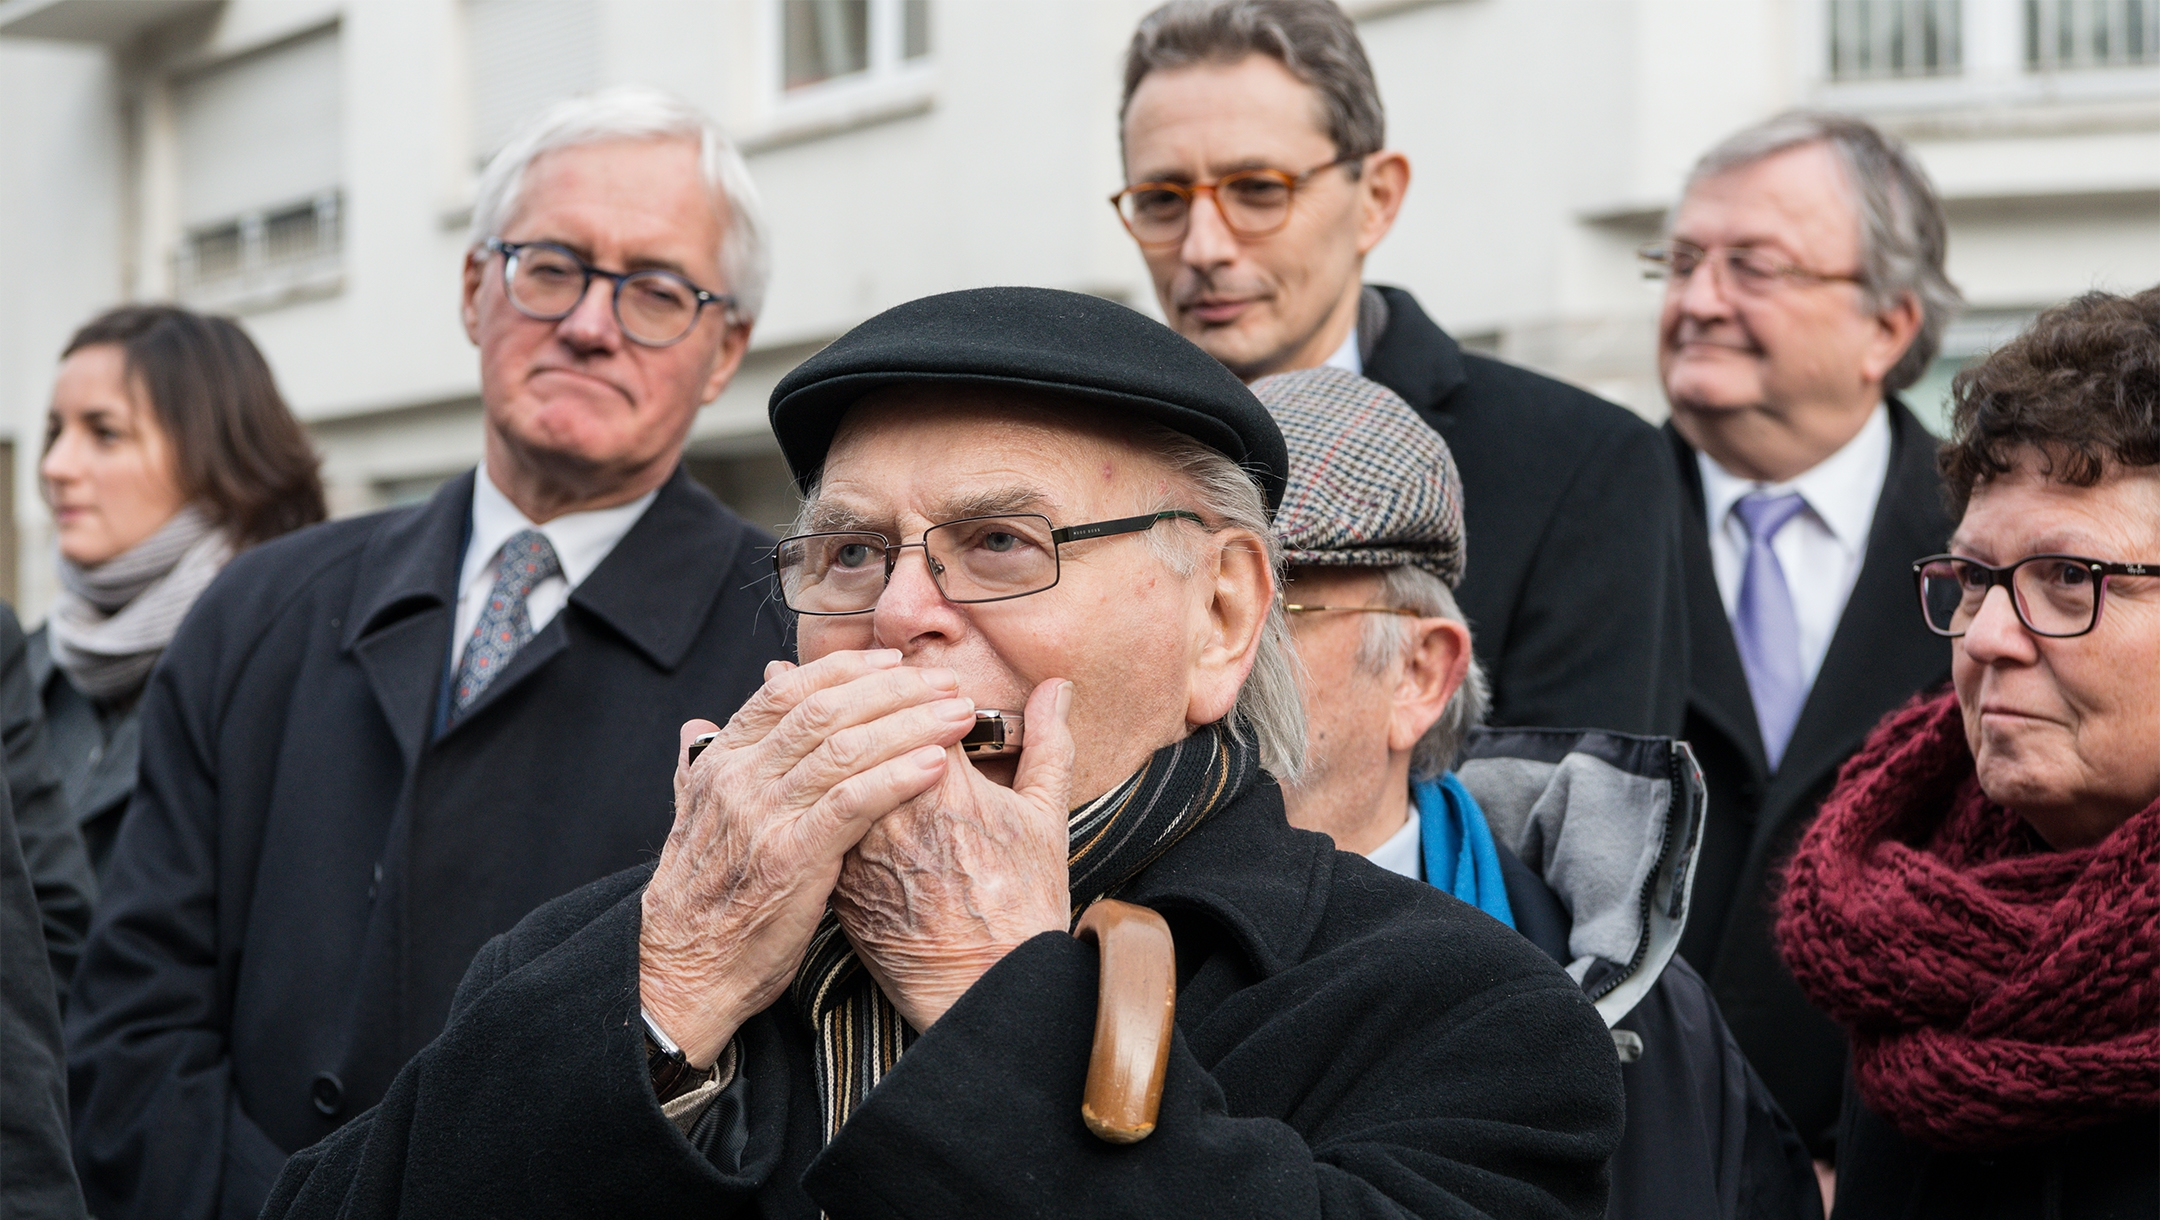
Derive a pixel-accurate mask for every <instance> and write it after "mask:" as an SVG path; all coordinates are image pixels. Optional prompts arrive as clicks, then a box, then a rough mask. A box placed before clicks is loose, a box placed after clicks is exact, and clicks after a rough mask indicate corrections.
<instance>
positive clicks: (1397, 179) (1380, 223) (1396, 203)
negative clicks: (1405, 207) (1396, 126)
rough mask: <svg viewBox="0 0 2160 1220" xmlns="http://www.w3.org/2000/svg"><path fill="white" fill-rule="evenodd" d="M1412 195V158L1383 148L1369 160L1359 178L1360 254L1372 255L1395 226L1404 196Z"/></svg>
mask: <svg viewBox="0 0 2160 1220" xmlns="http://www.w3.org/2000/svg"><path fill="white" fill-rule="evenodd" d="M1409 193H1410V158H1408V157H1406V156H1404V155H1403V154H1401V153H1399V152H1397V151H1395V150H1394V149H1392V148H1383V149H1381V150H1380V151H1379V152H1376V153H1374V154H1372V155H1371V156H1369V157H1366V158H1365V168H1364V170H1363V172H1362V173H1360V174H1359V175H1358V240H1357V252H1358V253H1359V254H1361V255H1363V254H1371V253H1372V250H1373V247H1374V246H1377V245H1379V244H1380V239H1381V238H1383V237H1386V236H1387V235H1388V230H1389V229H1392V228H1394V227H1395V217H1396V215H1397V214H1398V213H1400V212H1401V211H1402V204H1403V196H1404V195H1407V194H1409Z"/></svg>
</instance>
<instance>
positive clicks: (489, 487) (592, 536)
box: [458, 463, 660, 591]
mask: <svg viewBox="0 0 2160 1220" xmlns="http://www.w3.org/2000/svg"><path fill="white" fill-rule="evenodd" d="M659 495H660V490H659V489H658V488H654V489H653V490H651V491H648V492H646V493H645V494H644V495H642V496H639V497H638V498H637V499H635V500H632V501H630V502H629V503H628V504H618V505H616V506H615V507H613V508H596V509H591V510H588V511H586V512H577V513H564V514H563V515H562V516H560V517H557V518H555V519H554V520H553V521H550V522H548V523H547V524H546V525H534V524H533V523H532V519H531V518H529V517H527V516H526V515H525V514H524V513H523V512H522V511H520V510H519V509H518V506H517V505H515V504H513V503H511V502H510V497H508V496H506V495H504V494H503V493H502V489H500V488H498V487H496V486H495V480H494V479H493V478H491V477H489V475H488V469H487V465H486V464H485V463H482V464H481V467H480V469H479V470H478V471H476V472H475V473H474V476H473V505H472V543H471V545H469V546H467V547H466V548H465V566H464V571H463V573H462V574H461V577H460V579H459V580H458V588H459V589H460V590H461V591H462V590H464V589H466V588H468V587H470V586H471V585H472V583H473V582H474V581H476V580H478V579H479V578H480V576H481V574H482V573H483V572H485V571H487V569H488V566H489V565H490V564H492V563H493V562H494V561H495V553H496V552H497V551H500V550H502V545H503V543H505V542H508V541H510V538H511V536H512V535H514V534H516V533H517V532H519V531H520V530H529V529H537V530H539V531H540V532H541V533H542V534H544V535H546V537H547V540H548V545H550V546H552V547H554V548H555V558H556V559H557V560H558V561H559V562H560V563H561V564H562V574H563V581H564V583H566V584H567V585H568V586H569V587H570V588H573V589H574V588H576V587H577V586H578V585H579V584H580V583H581V582H583V581H584V579H585V578H586V577H587V576H590V575H592V571H593V569H594V568H597V567H599V566H600V561H601V560H603V559H606V558H607V557H608V552H609V551H612V550H614V549H615V544H616V543H618V542H620V541H622V537H623V535H624V534H627V533H629V532H630V527H631V526H633V525H635V524H637V519H638V518H639V517H641V516H643V515H644V513H645V510H646V509H647V508H650V507H651V506H652V502H653V500H654V499H656V498H657V497H658V496H659Z"/></svg>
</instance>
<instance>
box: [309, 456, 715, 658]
mask: <svg viewBox="0 0 2160 1220" xmlns="http://www.w3.org/2000/svg"><path fill="white" fill-rule="evenodd" d="M475 474H476V472H475V471H470V470H468V471H466V472H465V473H464V474H462V475H459V476H458V477H457V478H454V479H452V480H450V481H449V482H448V483H445V484H443V486H442V489H441V490H440V491H437V492H436V493H435V495H434V496H433V497H432V498H431V499H429V500H428V502H427V504H426V505H425V506H423V507H422V508H421V509H420V510H419V511H418V512H415V513H412V514H411V515H409V516H405V517H403V518H401V519H394V520H392V521H391V522H389V523H388V524H386V525H385V526H384V528H383V529H381V530H379V531H378V532H377V533H376V534H375V536H374V537H372V538H371V539H369V540H368V544H367V548H366V550H365V551H364V552H363V554H362V556H361V559H360V574H359V578H358V580H357V581H356V582H355V586H354V596H353V613H352V614H351V616H350V617H348V618H347V620H346V626H345V639H344V646H345V647H346V648H348V649H350V648H353V647H355V646H356V645H357V644H358V643H359V642H360V639H361V637H363V636H366V635H371V634H373V633H375V632H378V631H380V630H382V629H384V628H386V627H388V626H389V625H390V624H391V623H393V622H395V621H397V620H398V619H401V618H403V617H405V616H406V615H409V614H411V613H413V612H415V611H418V610H422V609H426V608H427V607H429V606H449V605H454V604H455V603H456V601H457V581H458V574H459V572H460V571H461V570H462V569H463V567H464V560H465V555H464V550H465V539H466V537H467V525H468V522H469V520H470V518H471V515H472V493H473V478H474V477H475ZM749 541H750V537H749V534H748V532H747V531H746V530H744V529H743V527H742V525H741V523H740V522H738V521H736V520H735V519H734V518H733V516H731V515H730V514H729V513H728V512H727V510H726V509H724V508H722V507H721V506H720V502H719V501H718V500H715V499H713V497H712V495H711V493H709V492H707V491H705V490H704V489H703V488H702V487H699V486H698V485H697V484H696V482H695V481H693V480H692V479H691V478H690V476H689V474H688V473H687V472H686V471H684V470H683V468H681V467H680V466H678V467H676V470H675V473H674V474H673V475H671V476H669V478H668V480H667V482H665V483H663V484H661V485H660V494H659V495H658V496H656V497H654V499H653V502H652V505H651V507H649V508H647V509H646V510H645V512H644V513H643V514H642V515H640V516H639V517H638V519H637V521H636V522H635V523H634V524H632V525H631V527H630V531H629V532H628V533H626V534H624V535H623V538H622V541H620V542H618V543H616V544H615V549H614V550H612V551H610V552H608V556H607V558H606V559H604V560H602V561H601V562H600V566H599V567H598V568H595V569H594V570H593V573H592V575H590V576H588V577H586V578H585V580H584V581H583V582H582V583H580V584H579V585H578V587H577V588H576V589H575V590H573V591H572V592H571V594H570V600H571V602H573V603H575V604H576V605H578V606H579V607H581V608H583V609H585V610H587V611H590V612H591V613H592V614H594V615H596V616H597V617H599V618H600V619H601V620H602V621H604V622H606V623H607V624H608V625H609V626H610V627H613V628H614V629H615V630H616V631H617V632H618V633H620V634H621V635H622V637H623V638H624V639H626V640H628V641H629V642H630V643H631V644H632V645H634V646H635V647H636V648H637V649H638V650H639V651H640V652H642V653H644V654H645V656H646V657H647V659H649V660H651V661H652V663H653V664H655V665H658V666H660V667H661V668H662V669H673V668H674V667H675V666H677V665H679V664H681V663H682V659H683V657H684V656H685V655H687V654H688V653H689V651H690V646H691V645H692V644H694V643H695V642H696V640H697V634H698V630H699V628H701V627H702V626H703V625H704V621H705V610H706V608H708V607H709V606H711V605H712V601H713V598H714V597H716V596H718V595H719V593H720V589H721V585H722V582H724V581H725V580H727V579H728V578H729V577H730V576H731V575H732V574H733V573H734V572H735V571H736V570H737V566H738V563H739V561H740V558H741V549H742V547H743V546H745V545H747V544H748V543H749ZM685 547H689V548H692V550H691V551H690V552H689V553H686V552H685V549H684V548H685Z"/></svg>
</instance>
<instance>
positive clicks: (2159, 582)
mask: <svg viewBox="0 0 2160 1220" xmlns="http://www.w3.org/2000/svg"><path fill="white" fill-rule="evenodd" d="M1955 393H1956V398H1957V409H1956V414H1955V418H1954V421H1953V439H1952V440H1951V441H1950V442H1949V443H1948V444H1946V445H1945V446H1944V447H1943V453H1942V459H1941V463H1942V469H1943V474H1944V480H1945V483H1946V485H1947V487H1948V491H1949V494H1950V495H1951V497H1952V500H1953V505H1954V506H1962V517H1961V520H1960V521H1959V524H1958V528H1957V531H1956V533H1955V534H1954V535H1953V536H1952V537H1951V538H1950V540H1949V545H1948V548H1947V553H1946V554H1943V555H1937V556H1932V557H1929V558H1926V559H1922V560H1919V561H1918V562H1916V563H1915V564H1914V565H1913V567H1914V579H1915V584H1916V586H1917V590H1918V593H1919V601H1920V605H1919V610H1920V612H1921V613H1922V614H1924V615H1925V616H1926V618H1927V622H1928V626H1929V627H1931V628H1932V629H1933V630H1934V631H1935V632H1936V633H1937V634H1939V635H1942V636H1945V637H1947V638H1948V644H1949V647H1950V649H1951V658H1952V663H1951V674H1952V685H1953V687H1954V689H1952V690H1949V691H1944V692H1941V693H1938V694H1935V695H1927V696H1922V697H1921V698H1919V699H1917V700H1915V701H1914V702H1913V703H1912V704H1910V705H1908V706H1907V707H1905V708H1903V709H1901V710H1900V711H1898V712H1896V713H1893V714H1892V715H1891V716H1890V717H1889V718H1888V719H1886V720H1885V721H1883V723H1882V724H1880V725H1878V726H1877V727H1876V729H1875V731H1874V734H1873V735H1872V736H1871V737H1870V739H1869V741H1868V743H1867V745H1866V746H1865V747H1864V748H1863V749H1862V750H1861V751H1860V753H1859V754H1857V755H1855V756H1854V757H1853V759H1852V760H1851V761H1850V762H1849V763H1847V764H1846V767H1845V770H1844V773H1843V774H1842V775H1841V776H1840V778H1839V782H1838V786H1837V788H1836V789H1835V791H1833V792H1832V794H1831V795H1830V797H1829V799H1828V800H1826V801H1825V802H1824V804H1823V808H1822V812H1821V814H1820V816H1819V817H1818V818H1817V819H1816V820H1815V822H1814V824H1813V826H1812V827H1811V828H1810V829H1809V831H1808V833H1807V835H1806V837H1805V838H1804V839H1803V840H1802V842H1801V845H1800V848H1799V850H1798V851H1797V853H1796V854H1795V855H1794V857H1793V859H1792V862H1791V864H1790V866H1789V868H1788V872H1787V882H1786V889H1785V891H1784V895H1783V898H1782V900H1781V903H1780V910H1779V921H1778V928H1777V931H1778V939H1779V943H1780V946H1781V948H1782V950H1783V952H1784V955H1785V960H1786V963H1787V965H1788V966H1790V968H1791V969H1792V972H1793V977H1794V978H1795V979H1797V980H1798V981H1799V983H1800V986H1801V988H1802V989H1803V990H1805V991H1806V992H1807V994H1808V996H1809V998H1810V999H1811V1000H1813V1001H1814V1003H1815V1004H1816V1005H1818V1006H1819V1007H1821V1008H1822V1009H1823V1010H1824V1011H1825V1012H1827V1013H1829V1014H1830V1015H1831V1016H1832V1017H1834V1018H1836V1019H1837V1021H1838V1022H1839V1023H1840V1024H1842V1025H1843V1026H1844V1027H1845V1029H1846V1030H1847V1032H1848V1034H1849V1035H1850V1037H1851V1040H1852V1078H1851V1080H1850V1082H1849V1085H1848V1088H1847V1091H1846V1103H1845V1114H1844V1119H1843V1122H1842V1123H1841V1125H1840V1132H1839V1146H1838V1181H1837V1192H1836V1220H1868V1218H1870V1217H1899V1218H1901V1220H1926V1218H1932V1217H1957V1218H1958V1220H1974V1218H1982V1220H1984V1218H1986V1217H1996V1216H2001V1217H2011V1216H2016V1217H2033V1218H2040V1217H2048V1218H2051V1220H2052V1218H2055V1217H2062V1218H2065V1220H2069V1218H2078V1217H2117V1216H2120V1217H2130V1216H2138V1217H2150V1216H2160V288H2156V289H2149V290H2147V291H2145V292H2142V293H2139V294H2137V295H2136V296H2133V297H2119V296H2111V295H2108V294H2105V293H2093V294H2090V295H2088V296H2085V297H2082V298H2080V299H2078V300H2076V301H2073V302H2071V303H2070V304H2068V305H2065V306H2062V307H2061V308H2058V309H2055V310H2051V311H2049V312H2048V313H2045V314H2043V315H2041V317H2040V319H2039V320H2038V321H2037V322H2035V323H2034V325H2033V327H2032V329H2031V330H2029V331H2027V332H2026V333H2025V334H2023V335H2021V336H2019V337H2018V338H2017V339H2015V340H2014V341H2012V342H2011V343H2010V344H2008V345H2007V346H2005V347H2003V348H2002V349H2001V350H1999V351H1997V352H1996V353H1994V354H1993V355H1992V356H1989V357H1988V358H1987V359H1986V360H1985V361H1984V362H1983V363H1982V364H1980V365H1979V366H1978V367H1976V368H1973V369H1971V370H1968V371H1967V372H1965V373H1962V374H1960V375H1959V377H1958V379H1957V382H1956V389H1955Z"/></svg>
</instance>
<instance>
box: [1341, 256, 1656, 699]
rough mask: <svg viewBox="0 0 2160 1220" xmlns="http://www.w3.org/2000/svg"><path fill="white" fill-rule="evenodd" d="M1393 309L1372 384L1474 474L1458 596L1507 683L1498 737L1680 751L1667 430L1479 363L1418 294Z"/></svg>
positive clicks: (1484, 655) (1498, 676)
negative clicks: (1576, 734)
mask: <svg viewBox="0 0 2160 1220" xmlns="http://www.w3.org/2000/svg"><path fill="white" fill-rule="evenodd" d="M1378 292H1379V293H1380V296H1381V298H1382V299H1383V300H1385V302H1386V304H1387V325H1386V327H1385V329H1383V330H1382V331H1381V333H1380V336H1379V338H1378V341H1377V342H1376V343H1375V344H1374V345H1373V348H1372V351H1371V353H1370V354H1369V355H1367V356H1366V357H1365V375H1366V376H1367V377H1369V378H1371V379H1372V380H1374V381H1377V382H1379V383H1380V384H1382V385H1384V386H1386V387H1387V388H1389V389H1391V390H1393V391H1395V392H1396V393H1397V394H1400V395H1401V396H1402V397H1403V400H1404V401H1406V402H1408V403H1409V404H1410V405H1411V406H1412V407H1413V408H1415V409H1416V410H1417V413H1418V414H1419V415H1421V416H1423V417H1424V419H1425V422H1426V423H1428V424H1431V425H1432V427H1433V429H1434V430H1435V431H1437V432H1439V433H1440V435H1441V436H1442V437H1443V438H1444V439H1446V441H1447V443H1448V450H1449V452H1451V453H1453V454H1454V456H1455V468H1456V470H1458V471H1459V472H1460V473H1461V475H1462V485H1463V535H1464V539H1465V543H1466V545H1467V548H1468V549H1467V552H1466V554H1467V565H1466V566H1465V568H1464V569H1463V580H1462V587H1461V588H1459V589H1457V590H1456V593H1455V597H1456V600H1457V602H1459V603H1460V604H1461V606H1462V610H1463V614H1464V615H1465V616H1466V617H1467V618H1468V619H1469V620H1470V629H1471V636H1472V638H1473V640H1474V641H1475V645H1476V649H1477V657H1478V660H1479V661H1480V662H1481V663H1482V664H1483V665H1484V667H1485V674H1486V677H1487V678H1488V679H1489V680H1490V681H1491V682H1492V712H1491V714H1490V715H1489V716H1487V717H1486V720H1487V722H1488V723H1490V724H1495V725H1526V726H1539V727H1547V728H1571V729H1587V728H1599V729H1613V730H1616V731H1618V732H1622V733H1641V734H1647V735H1651V736H1659V737H1672V736H1676V735H1678V734H1679V731H1680V717H1681V709H1682V707H1683V705H1684V704H1685V701H1686V695H1687V623H1686V620H1685V619H1684V617H1683V605H1684V598H1683V593H1682V583H1681V565H1680V522H1679V517H1680V485H1679V482H1678V481H1677V480H1676V479H1674V477H1673V471H1672V462H1671V460H1670V459H1669V458H1668V457H1667V456H1666V453H1665V449H1664V445H1663V443H1662V442H1661V441H1660V440H1659V439H1658V432H1657V429H1656V428H1653V427H1651V426H1650V425H1649V424H1647V423H1644V422H1643V421H1642V419H1641V418H1639V417H1638V416H1636V415H1635V414H1634V413H1633V412H1631V411H1629V410H1628V409H1627V408H1625V407H1621V406H1616V405H1615V404H1613V403H1609V402H1607V401H1605V400H1604V399H1602V398H1599V397H1597V396H1596V395H1594V394H1590V393H1586V392H1585V391H1582V390H1578V389H1576V388H1575V387H1574V386H1571V385H1567V384H1564V383H1562V382H1558V381H1555V380H1553V379H1552V378H1550V377H1544V376H1540V375H1539V374H1537V373H1533V372H1530V371H1529V370H1528V369H1521V368H1517V367H1515V366H1514V365H1512V364H1508V363H1506V362H1504V361H1500V360H1494V359H1492V358H1490V357H1487V356H1480V355H1478V354H1476V353H1474V352H1466V351H1464V350H1462V347H1461V345H1459V344H1457V343H1456V342H1455V340H1454V339H1453V338H1451V337H1449V335H1448V334H1447V333H1446V332H1445V331H1443V330H1441V329H1440V327H1439V326H1437V325H1435V324H1434V322H1433V320H1432V319H1431V318H1428V317H1426V316H1425V311H1424V310H1422V309H1420V308H1418V303H1417V300H1416V299H1415V298H1414V297H1412V296H1411V295H1410V294H1409V293H1407V292H1404V291H1403V290H1402V289H1400V288H1380V289H1378ZM1360 341H1361V342H1362V341H1363V336H1360Z"/></svg>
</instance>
